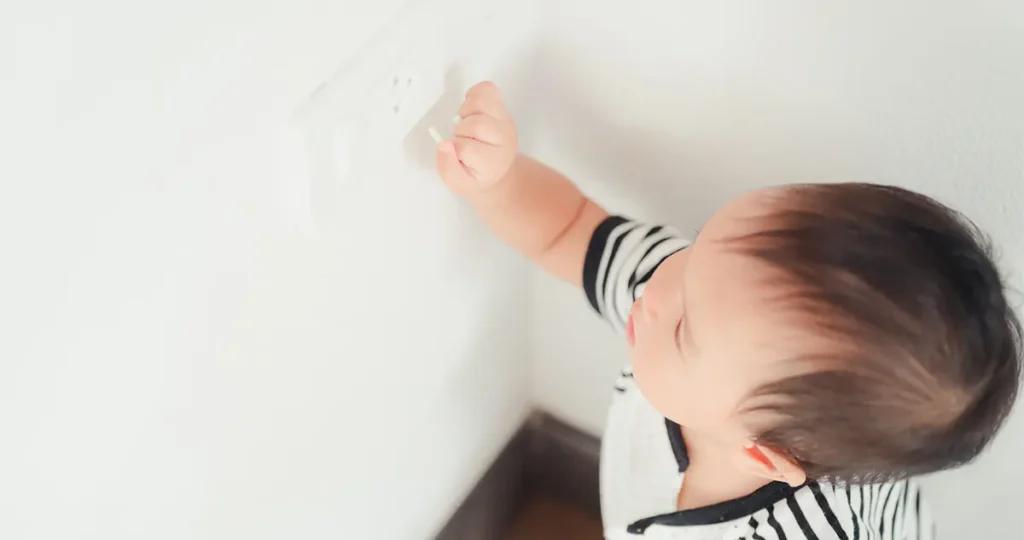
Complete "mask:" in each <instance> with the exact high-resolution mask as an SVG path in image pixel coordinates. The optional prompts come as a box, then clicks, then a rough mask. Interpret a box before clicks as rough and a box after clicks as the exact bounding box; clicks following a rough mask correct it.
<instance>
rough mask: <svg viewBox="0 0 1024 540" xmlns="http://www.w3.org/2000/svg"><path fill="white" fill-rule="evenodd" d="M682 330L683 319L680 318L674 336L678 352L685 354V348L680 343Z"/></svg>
mask: <svg viewBox="0 0 1024 540" xmlns="http://www.w3.org/2000/svg"><path fill="white" fill-rule="evenodd" d="M682 329H683V318H682V317H680V318H679V322H677V323H676V329H675V331H674V336H673V337H674V338H675V340H676V350H678V351H679V352H683V346H682V344H681V343H680V342H679V333H680V331H681V330H682Z"/></svg>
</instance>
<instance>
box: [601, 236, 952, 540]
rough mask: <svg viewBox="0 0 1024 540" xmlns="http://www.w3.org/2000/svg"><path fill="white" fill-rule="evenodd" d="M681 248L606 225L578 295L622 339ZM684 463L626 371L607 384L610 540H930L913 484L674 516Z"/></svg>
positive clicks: (667, 425) (769, 493)
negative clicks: (638, 304)
mask: <svg viewBox="0 0 1024 540" xmlns="http://www.w3.org/2000/svg"><path fill="white" fill-rule="evenodd" d="M687 245H688V242H687V241H686V240H684V239H683V238H682V237H681V236H680V235H679V234H678V233H677V232H676V231H674V230H672V229H671V228H668V227H661V226H652V225H645V224H642V223H637V222H635V221H631V220H628V219H625V218H622V217H617V216H613V217H609V218H608V219H606V220H605V221H604V222H603V223H601V224H600V225H599V226H598V227H597V229H595V231H594V234H593V236H592V238H591V241H590V245H589V248H588V250H587V256H586V262H585V264H584V269H583V287H584V290H585V292H586V294H587V299H588V300H589V302H590V304H591V306H592V307H593V308H594V309H595V310H597V312H598V313H599V314H601V315H602V316H603V317H604V318H605V319H607V320H608V322H610V323H611V324H612V326H613V327H614V328H615V329H616V330H618V331H622V330H623V329H624V328H625V324H626V320H627V318H628V316H629V309H630V307H631V306H632V305H633V302H634V301H635V300H636V298H638V297H639V296H640V295H641V294H643V289H644V286H645V284H646V283H647V281H648V280H649V279H650V277H651V275H653V273H654V271H655V270H656V269H657V267H658V265H659V264H660V263H661V262H662V261H664V260H665V259H666V258H668V256H670V255H672V254H673V253H676V252H677V251H679V250H682V249H684V248H686V247H687ZM688 465H689V459H688V457H687V454H686V445H685V443H684V441H683V435H682V431H681V429H680V428H679V426H678V425H677V424H675V423H674V422H672V421H671V420H667V419H666V418H664V417H662V416H661V415H659V414H658V413H657V411H655V410H654V408H653V407H651V405H650V403H648V402H647V400H646V399H644V397H643V395H642V394H641V393H640V392H639V390H638V389H637V388H636V385H635V384H634V382H633V375H632V370H631V368H630V367H629V366H628V365H627V366H626V367H625V368H624V369H623V370H622V373H621V375H620V377H618V380H617V381H616V383H615V392H614V397H613V400H612V406H611V408H610V410H609V413H608V419H607V424H606V427H605V432H604V438H603V441H602V448H601V512H602V521H603V522H604V526H605V536H606V538H609V539H614V540H618V539H635V538H666V539H682V540H740V539H743V540H802V539H808V540H817V539H821V540H832V539H840V540H860V539H865V540H868V539H870V540H876V539H878V540H881V539H899V540H904V539H913V540H933V539H934V537H935V533H934V525H933V522H932V519H931V515H930V513H929V511H928V508H927V506H926V505H925V504H924V502H923V501H922V498H921V491H920V489H919V487H918V484H917V483H916V482H915V481H913V480H905V481H901V482H895V483H884V484H872V485H863V486H861V485H855V486H838V485H832V484H829V483H824V482H813V481H811V482H808V483H806V484H804V485H803V486H800V487H795V488H794V487H791V486H789V485H788V484H784V483H781V482H773V483H770V484H768V485H766V486H764V487H762V488H760V489H758V490H757V491H755V492H753V493H751V494H749V495H746V496H744V497H741V498H739V499H735V500H731V501H726V502H723V503H720V504H715V505H712V506H707V507H703V508H696V509H691V510H682V511H676V510H675V508H676V506H675V505H676V496H677V494H678V492H679V487H680V486H681V485H682V482H683V481H684V478H685V474H686V468H687V466H688Z"/></svg>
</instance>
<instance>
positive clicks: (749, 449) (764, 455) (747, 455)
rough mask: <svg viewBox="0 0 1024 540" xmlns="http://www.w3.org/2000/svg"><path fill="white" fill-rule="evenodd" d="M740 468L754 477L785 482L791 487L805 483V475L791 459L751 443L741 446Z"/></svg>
mask: <svg viewBox="0 0 1024 540" xmlns="http://www.w3.org/2000/svg"><path fill="white" fill-rule="evenodd" d="M740 468H741V469H742V470H744V471H747V472H749V473H750V474H753V475H755V476H760V477H761V478H766V479H768V480H774V481H776V482H785V483H787V484H789V485H791V486H793V487H797V486H801V485H803V484H804V482H806V481H807V473H805V472H804V470H803V469H802V468H801V467H800V465H798V464H797V463H796V461H794V460H793V459H792V458H790V457H788V456H785V455H783V454H781V453H779V452H776V451H775V450H772V449H771V448H767V447H764V446H761V445H759V444H756V443H752V442H748V443H746V444H744V445H743V452H742V454H741V457H740Z"/></svg>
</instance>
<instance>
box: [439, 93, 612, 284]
mask: <svg viewBox="0 0 1024 540" xmlns="http://www.w3.org/2000/svg"><path fill="white" fill-rule="evenodd" d="M434 133H436V132H434ZM437 171H438V173H439V174H440V176H441V179H442V180H443V181H444V183H445V185H447V186H448V187H449V189H451V190H452V191H453V192H454V193H456V194H458V195H460V196H462V197H464V198H465V199H466V200H467V201H469V202H470V204H472V205H473V207H474V208H475V209H476V211H477V213H478V214H479V215H480V218H481V219H482V220H483V222H484V223H485V224H486V225H487V226H488V227H489V228H490V229H491V231H493V232H494V233H495V234H496V235H497V236H498V237H499V238H501V239H502V240H503V241H505V242H506V243H508V244H510V245H511V246H513V247H515V248H516V249H518V250H519V251H520V252H521V253H522V254H523V255H526V256H527V257H529V258H530V260H532V261H534V262H535V263H537V264H538V265H540V266H541V268H543V269H544V270H546V271H547V272H549V273H551V274H552V275H554V276H556V277H558V278H560V279H563V280H565V281H567V282H569V283H572V284H574V285H580V283H581V280H582V273H583V260H584V257H585V256H586V252H587V245H588V243H589V241H590V237H591V235H592V234H593V232H594V229H595V228H596V227H597V225H598V224H599V223H601V221H602V220H604V219H605V218H606V217H607V216H608V214H607V212H605V211H604V209H602V208H601V207H600V206H598V205H597V204H595V203H594V202H593V201H591V200H590V199H588V198H587V197H586V196H585V195H583V193H582V192H580V190H579V189H577V188H576V186H574V185H573V184H572V182H570V181H569V180H568V179H567V178H565V177H564V176H562V175H561V174H559V173H558V172H556V171H554V170H552V169H551V168H549V167H547V166H546V165H544V164H542V163H539V162H537V161H535V160H533V159H531V158H529V157H526V156H524V155H521V154H519V153H518V140H517V134H516V127H515V124H514V123H513V121H512V118H511V116H510V115H509V112H508V110H507V109H506V108H505V105H504V103H503V102H502V99H501V94H500V92H499V91H498V88H497V86H495V85H494V84H493V83H490V82H483V83H480V84H477V85H475V86H474V87H472V88H470V89H469V91H468V92H466V99H465V102H464V103H463V104H462V107H460V109H459V122H458V124H457V125H456V127H455V131H454V137H453V139H452V140H440V141H439V142H438V146H437Z"/></svg>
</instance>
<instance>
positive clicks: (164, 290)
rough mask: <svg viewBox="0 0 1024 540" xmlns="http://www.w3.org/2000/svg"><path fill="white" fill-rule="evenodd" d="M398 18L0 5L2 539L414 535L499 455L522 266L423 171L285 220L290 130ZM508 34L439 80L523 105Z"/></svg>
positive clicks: (365, 9) (515, 17)
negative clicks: (484, 81)
mask: <svg viewBox="0 0 1024 540" xmlns="http://www.w3.org/2000/svg"><path fill="white" fill-rule="evenodd" d="M436 1H438V2H440V1H443V0H436ZM404 3H405V2H403V1H400V0H374V1H372V2H370V1H355V0H342V1H339V0H331V1H327V0H301V1H283V0H282V1H276V2H243V1H237V0H203V1H199V0H186V1H176V2H144V3H139V2H127V1H114V0H100V1H92V2H73V1H56V2H6V3H4V4H3V5H2V6H0V179H2V180H0V182H2V195H0V238H2V241H0V246H3V247H2V250H3V255H2V270H0V275H2V279H0V303H2V308H0V479H2V480H0V537H3V538H9V539H12V540H13V539H29V538H31V539H71V538H96V539H104V540H112V539H119V538H126V539H127V538H153V539H157V538H168V539H170V538H174V539H180V538H194V539H203V538H209V539H223V538H253V539H259V538H325V539H326V538H335V539H336V538H394V539H417V538H427V537H430V536H432V534H433V532H434V531H435V530H437V529H438V528H439V527H440V526H441V525H442V524H443V523H444V521H445V520H446V518H447V516H448V514H449V513H450V512H451V511H452V510H453V509H454V507H455V505H456V504H457V503H458V502H459V501H460V500H461V499H462V497H463V496H464V495H465V493H466V492H467V491H468V489H469V488H470V487H471V486H472V484H473V483H474V482H475V481H476V478H477V476H478V475H479V474H480V473H481V472H482V471H483V470H484V469H485V467H486V466H487V465H488V464H489V462H490V461H491V459H493V457H494V456H495V455H496V453H497V452H498V450H499V449H500V448H501V447H502V446H503V445H504V443H505V441H506V439H507V437H508V436H509V435H510V434H511V433H512V432H513V431H514V429H515V428H516V427H517V426H518V424H519V423H520V421H521V419H522V417H523V415H524V414H525V412H526V408H527V407H528V397H529V390H528V386H527V384H528V380H527V376H528V373H527V369H526V367H525V364H524V363H523V358H524V357H525V353H526V350H525V345H524V341H523V340H522V339H521V336H522V335H523V334H524V332H525V324H526V323H525V320H524V317H523V315H524V313H525V310H524V306H523V300H522V298H523V297H524V296H525V294H524V287H526V286H528V283H527V282H526V280H525V279H523V276H525V275H526V274H525V273H524V267H523V266H522V264H521V262H520V261H519V260H518V258H517V257H515V256H513V255H512V254H511V253H510V252H509V251H508V250H506V249H505V248H504V247H502V246H499V245H498V244H497V242H495V241H493V240H492V239H491V238H490V236H489V235H488V234H486V233H485V232H484V231H482V230H480V228H479V227H478V226H476V223H475V221H474V220H473V217H472V216H471V215H470V214H469V212H467V209H466V208H465V207H463V206H462V205H461V204H459V203H458V202H457V201H455V200H454V198H453V197H451V196H450V195H449V194H448V193H447V192H446V191H445V190H444V189H443V187H442V186H441V185H440V184H439V183H438V182H437V181H436V179H435V178H434V177H433V175H432V174H430V172H429V171H423V170H419V169H413V168H410V169H408V170H406V171H404V172H403V173H401V174H398V175H395V176H394V177H385V178H379V179H374V180H373V181H371V182H368V183H366V184H364V185H361V186H358V188H356V189H353V190H352V191H351V196H350V198H349V199H348V200H346V201H344V202H343V203H342V208H341V210H342V211H343V213H344V214H345V215H346V218H345V223H346V225H347V226H348V231H347V232H346V233H344V234H342V235H341V236H339V237H334V238H332V237H311V236H306V235H304V234H302V233H300V232H299V231H298V230H296V229H295V228H294V227H293V226H292V225H293V222H292V221H291V220H292V218H293V217H294V216H291V215H289V214H287V213H285V212H284V211H283V210H282V207H283V206H284V205H283V204H282V202H281V196H280V194H281V192H282V191H281V189H282V187H283V186H287V185H288V183H289V182H301V181H305V180H304V179H303V178H301V177H300V176H299V175H298V174H297V173H296V171H293V170H289V169H287V168H285V167H286V165H285V163H284V162H283V161H282V159H281V157H280V155H279V153H280V151H281V146H280V145H279V139H280V137H281V136H282V133H284V127H285V125H286V123H287V120H288V118H289V116H290V115H291V114H292V112H293V111H294V110H295V109H296V107H298V106H299V104H300V102H301V100H302V99H304V98H305V97H306V96H307V95H308V94H310V93H312V91H313V89H314V88H315V87H316V86H317V85H318V84H320V83H321V82H322V81H324V80H326V79H327V77H328V76H329V74H330V73H331V72H332V71H333V70H335V69H336V68H337V67H338V66H339V65H341V64H342V62H343V61H345V60H346V59H347V58H348V57H350V56H351V55H353V54H354V53H355V52H356V51H357V50H358V49H359V47H360V46H361V45H362V44H363V43H364V42H366V41H367V40H368V39H369V38H370V37H371V36H372V35H373V34H374V33H376V32H377V31H378V30H379V29H380V28H381V26H382V25H383V24H384V23H385V22H386V21H388V20H389V19H391V18H392V17H394V16H395V15H396V14H397V13H398V11H399V9H400V8H401V7H402V4H404ZM504 17H505V18H504V21H505V24H504V26H502V29H503V30H502V31H501V32H497V33H492V41H493V43H488V45H495V47H480V48H479V49H477V50H475V51H473V52H475V53H476V56H474V55H472V54H471V55H470V60H469V62H468V63H466V64H464V65H462V66H460V70H461V71H460V73H461V77H462V81H463V82H466V81H470V80H475V79H478V78H483V77H496V78H498V80H499V81H503V82H506V83H508V84H506V86H507V87H509V89H510V90H509V91H510V94H511V99H512V100H513V102H516V101H517V100H519V99H520V97H519V96H518V95H517V93H516V91H515V84H513V82H514V81H515V80H519V79H524V78H526V77H524V76H522V75H517V73H518V70H520V68H519V67H517V66H518V64H517V62H518V60H517V57H516V54H518V53H517V52H516V51H517V50H518V49H517V48H516V47H515V46H514V45H515V43H517V41H516V40H521V39H526V34H525V33H524V30H525V29H526V28H528V27H529V26H528V24H529V23H528V21H527V20H526V19H521V18H520V17H522V13H519V12H512V11H509V12H508V13H506V14H505V15H504ZM509 81H513V82H509ZM458 90H462V89H461V88H460V89H458ZM456 96H457V94H456V93H453V95H452V96H449V98H448V100H447V102H446V104H447V105H448V106H451V105H452V103H453V102H454V101H453V100H454V98H455V97H456ZM446 112H448V111H446ZM448 114H450V112H448ZM446 117H449V116H446ZM421 135H422V134H421Z"/></svg>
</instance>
